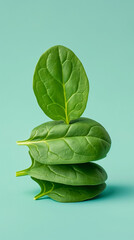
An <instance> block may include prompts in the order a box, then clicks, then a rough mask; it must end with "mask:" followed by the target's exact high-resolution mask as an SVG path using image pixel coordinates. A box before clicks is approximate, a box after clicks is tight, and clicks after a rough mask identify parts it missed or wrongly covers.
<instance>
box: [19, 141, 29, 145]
mask: <svg viewBox="0 0 134 240" xmlns="http://www.w3.org/2000/svg"><path fill="white" fill-rule="evenodd" d="M27 142H28V141H27V140H24V141H17V142H16V143H17V144H18V145H27Z"/></svg>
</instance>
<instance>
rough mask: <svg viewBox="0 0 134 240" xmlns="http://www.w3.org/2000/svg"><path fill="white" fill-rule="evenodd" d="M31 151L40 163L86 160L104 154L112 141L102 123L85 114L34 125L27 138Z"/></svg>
mask: <svg viewBox="0 0 134 240" xmlns="http://www.w3.org/2000/svg"><path fill="white" fill-rule="evenodd" d="M18 144H19V145H27V146H28V147H29V150H30V154H31V155H32V157H33V158H34V159H36V161H38V162H40V163H43V164H73V163H75V164H76V163H85V162H89V161H93V160H98V159H101V158H104V157H105V156H106V154H107V153H108V151H109V149H110V145H111V140H110V137H109V135H108V133H107V131H106V130H105V128H104V127H103V126H101V125H100V124H99V123H97V122H96V121H94V120H91V119H88V118H79V119H77V120H74V121H71V123H70V124H68V125H67V124H65V123H64V122H61V121H52V122H48V123H44V124H42V125H40V126H38V127H36V128H35V129H34V130H33V131H32V133H31V136H30V138H29V139H28V140H26V141H20V142H18Z"/></svg>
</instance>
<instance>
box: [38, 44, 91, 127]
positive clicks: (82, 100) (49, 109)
mask: <svg viewBox="0 0 134 240" xmlns="http://www.w3.org/2000/svg"><path fill="white" fill-rule="evenodd" d="M33 90H34V93H35V96H36V98H37V102H38V104H39V106H40V107H41V109H42V110H43V111H44V112H45V114H46V115H47V116H48V117H50V118H51V119H53V120H63V121H64V122H66V123H67V124H68V123H69V122H70V120H73V119H77V118H79V117H80V116H81V115H82V113H83V112H84V109H85V107H86V104H87V99H88V92H89V83H88V79H87V76H86V73H85V70H84V68H83V65H82V63H81V62H80V60H79V59H78V58H77V57H76V55H75V54H74V53H73V52H72V51H71V50H70V49H68V48H66V47H64V46H60V45H59V46H54V47H52V48H50V49H48V50H47V51H46V52H45V53H44V54H43V55H42V56H41V57H40V59H39V61H38V63H37V66H36V69H35V73H34V77H33Z"/></svg>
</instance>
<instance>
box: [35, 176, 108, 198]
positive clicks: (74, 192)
mask: <svg viewBox="0 0 134 240" xmlns="http://www.w3.org/2000/svg"><path fill="white" fill-rule="evenodd" d="M32 179H33V180H34V181H36V182H37V183H38V184H39V185H40V187H41V191H40V193H39V194H38V195H36V196H35V198H34V199H38V198H40V197H43V196H46V195H47V196H49V197H50V198H52V199H53V200H56V201H58V202H80V201H84V200H88V199H92V198H94V197H96V196H97V195H99V194H100V193H101V192H102V191H103V190H104V189H105V187H106V184H105V183H103V184H100V185H96V186H69V185H64V184H59V183H53V182H47V181H43V180H39V179H36V178H32Z"/></svg>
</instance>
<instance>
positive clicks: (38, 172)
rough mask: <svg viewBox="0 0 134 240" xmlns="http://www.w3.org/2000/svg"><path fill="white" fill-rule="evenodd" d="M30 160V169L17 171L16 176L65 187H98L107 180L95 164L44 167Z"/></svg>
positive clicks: (104, 173)
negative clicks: (65, 185) (25, 176)
mask: <svg viewBox="0 0 134 240" xmlns="http://www.w3.org/2000/svg"><path fill="white" fill-rule="evenodd" d="M31 160H32V165H31V167H30V168H27V169H25V170H22V171H18V172H17V173H16V176H23V175H30V176H31V177H34V178H38V179H41V180H46V181H51V182H57V183H62V184H67V185H98V184H101V183H104V182H105V181H106V179H107V174H106V172H105V170H104V169H103V168H102V167H101V166H99V165H98V164H95V163H83V164H70V165H45V164H41V163H39V162H37V161H35V160H34V159H33V158H32V157H31Z"/></svg>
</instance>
